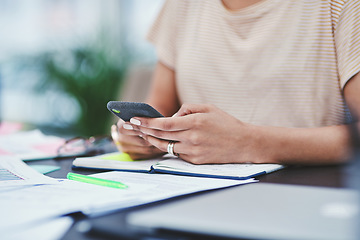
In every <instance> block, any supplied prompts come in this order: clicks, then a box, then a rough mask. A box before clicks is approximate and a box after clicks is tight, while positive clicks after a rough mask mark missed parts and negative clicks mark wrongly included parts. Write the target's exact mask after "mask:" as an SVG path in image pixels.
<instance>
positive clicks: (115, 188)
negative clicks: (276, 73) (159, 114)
mask: <svg viewBox="0 0 360 240" xmlns="http://www.w3.org/2000/svg"><path fill="white" fill-rule="evenodd" d="M66 142H67V141H66V140H65V139H63V138H59V137H56V136H48V135H44V134H43V133H42V132H41V131H39V130H32V131H24V132H21V131H16V132H10V133H9V132H5V133H4V132H1V131H0V206H1V212H2V214H1V216H0V232H1V239H4V240H10V239H25V238H31V239H44V240H50V239H61V238H62V236H63V235H64V234H65V232H66V231H67V230H68V229H69V228H70V227H71V226H72V224H73V223H74V219H73V218H71V217H69V216H71V215H72V214H77V213H81V214H82V215H84V216H86V217H87V219H88V220H89V222H90V223H91V224H93V223H94V225H93V226H94V229H97V230H98V231H100V232H101V231H102V232H106V231H113V230H114V228H117V224H118V223H116V222H115V223H113V225H106V226H105V227H104V225H102V224H100V225H97V224H96V221H95V222H93V221H92V220H94V219H99V218H100V219H101V218H102V217H106V216H107V215H108V214H111V213H114V212H116V211H118V210H123V209H129V208H132V207H135V206H147V204H149V203H154V202H161V201H162V200H166V199H172V198H176V197H178V196H183V195H189V196H190V195H192V194H193V193H198V192H205V191H209V190H215V189H223V188H228V187H231V186H239V185H246V186H241V188H229V189H224V190H221V191H211V192H209V193H205V194H204V195H203V194H201V195H200V196H191V197H187V198H185V199H184V200H180V201H174V202H173V203H170V204H168V203H166V202H165V204H160V206H159V207H156V208H150V209H149V210H145V211H140V212H134V213H130V214H129V215H128V216H127V218H126V221H127V224H128V225H129V226H130V227H131V228H132V229H133V230H136V231H138V232H139V233H140V234H145V235H146V234H148V233H149V232H150V233H151V234H153V233H156V232H157V231H159V229H166V230H167V231H170V232H171V231H174V232H176V233H179V232H184V233H186V232H187V233H191V234H195V235H196V234H197V235H198V236H200V235H201V234H203V235H204V234H205V235H206V234H211V235H213V236H217V237H230V238H236V237H237V236H240V235H242V236H246V237H248V238H252V237H253V236H256V238H259V239H262V238H265V239H266V238H269V237H270V238H274V239H281V238H283V239H297V238H299V236H301V237H300V238H301V239H324V236H326V239H337V238H341V239H357V238H356V237H355V233H354V231H355V230H354V228H355V229H356V226H357V225H356V224H358V222H356V219H357V218H358V215H359V212H360V210H359V205H358V204H354V202H359V196H358V194H357V193H354V192H353V191H350V190H346V191H343V190H341V189H336V190H334V189H324V188H313V187H308V188H304V187H294V186H291V185H288V186H284V185H283V184H278V185H266V184H265V185H264V184H263V183H259V184H250V183H256V182H258V180H255V179H254V178H253V177H255V176H259V175H264V174H267V173H270V172H274V171H278V170H280V169H283V168H284V166H282V165H279V164H211V165H193V164H190V163H187V162H184V161H183V160H181V159H179V158H173V157H170V156H168V155H165V156H164V157H162V158H157V159H150V160H136V161H134V160H132V159H131V158H130V157H129V156H128V155H127V154H124V153H119V152H112V153H107V154H100V155H96V156H90V157H84V156H79V155H78V154H79V152H78V153H77V154H73V156H77V158H76V159H75V160H73V159H74V157H72V158H69V159H68V160H69V161H72V165H73V167H74V169H75V170H84V169H92V170H94V169H95V170H96V169H98V170H101V171H104V170H109V171H107V172H102V173H95V174H87V175H82V174H76V173H72V172H69V173H68V175H67V178H52V177H48V176H45V175H43V174H46V173H49V172H52V171H55V170H57V169H58V168H59V167H57V166H46V165H41V164H39V165H34V164H30V165H28V164H26V162H29V161H35V160H41V159H51V158H58V157H59V151H58V149H59V147H61V146H64V144H65V143H66ZM63 156H64V155H63ZM69 156H71V155H69ZM113 170H115V171H113ZM149 173H151V174H149ZM252 185H254V186H252ZM227 193H228V194H227ZM289 196H290V197H289ZM321 196H322V197H321ZM323 196H325V197H323ZM321 199H322V200H321ZM349 199H350V200H351V201H348V200H349ZM354 199H355V200H354ZM320 200H321V201H320ZM328 200H330V202H329V201H328ZM335 200H336V201H335ZM264 201H265V202H266V203H267V204H263V203H264ZM334 201H335V202H334ZM294 202H295V203H296V206H297V209H295V208H292V204H294ZM313 202H314V203H316V204H317V206H315V205H314V204H312V203H313ZM209 203H211V204H209ZM305 203H306V206H307V207H306V208H307V209H313V210H312V211H311V213H312V214H314V216H316V217H320V218H321V219H322V220H319V221H315V223H312V224H310V225H309V224H307V225H306V224H305V225H301V224H304V221H303V220H302V219H299V216H302V218H303V219H308V217H309V216H308V215H306V212H309V211H303V207H305ZM239 204H240V205H239ZM314 207H319V209H320V212H319V213H320V215H319V214H317V212H316V211H317V210H316V209H315V208H314ZM229 208H230V210H229ZM295 210H296V211H295ZM257 211H260V212H261V214H262V217H260V219H259V215H258V214H259V213H257ZM227 214H230V215H227ZM289 214H293V215H292V216H290V215H289ZM240 215H241V216H240ZM189 216H190V219H189ZM204 216H205V218H204ZM217 216H221V219H222V220H221V224H219V221H218V220H217V219H216V218H217ZM229 216H230V217H231V218H229ZM239 216H240V217H239ZM289 216H290V221H289V219H288V217H289ZM278 217H280V218H281V221H283V222H284V224H285V223H286V224H288V225H289V226H290V225H291V223H296V224H295V225H294V224H293V225H291V226H293V227H295V228H296V229H297V230H300V232H298V234H301V235H297V236H294V235H292V234H291V233H292V232H293V231H292V230H291V228H290V227H289V228H287V230H288V231H282V230H281V229H282V226H279V225H277V223H278V222H281V221H272V219H275V218H277V219H279V218H278ZM284 217H285V218H284ZM320 218H319V219H320ZM332 218H333V219H332ZM239 219H240V220H241V222H242V224H241V226H242V227H241V228H239V225H238V224H239V223H240V221H239ZM295 220H296V221H295ZM253 222H257V224H259V223H262V224H264V226H267V227H264V228H262V229H263V231H258V229H259V227H256V228H253V227H254V225H253ZM306 222H307V223H310V221H308V220H306ZM228 223H229V224H228ZM230 223H231V224H230ZM269 223H271V224H269ZM319 223H324V224H322V225H321V227H322V229H325V231H320V230H321V229H320V228H316V227H315V228H314V226H318V225H319ZM330 225H331V226H332V227H331V231H329V228H328V226H330ZM209 226H211V229H209ZM298 226H301V227H300V228H297V227H298ZM110 228H113V229H110ZM307 229H311V231H314V232H313V233H312V232H309V231H308V230H307ZM319 229H320V230H319ZM265 230H266V231H265ZM290 230H291V231H290ZM50 233H51V234H50ZM121 234H122V233H120V232H119V236H121ZM244 234H245V235H244ZM246 234H247V235H246ZM149 236H150V235H149ZM149 236H148V237H149ZM185 239H186V238H185Z"/></svg>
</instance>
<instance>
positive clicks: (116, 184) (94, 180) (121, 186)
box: [67, 172, 128, 189]
mask: <svg viewBox="0 0 360 240" xmlns="http://www.w3.org/2000/svg"><path fill="white" fill-rule="evenodd" d="M67 179H69V180H74V181H78V182H84V183H90V184H95V185H100V186H105V187H112V188H119V189H126V188H128V186H127V185H125V184H123V183H121V182H117V181H112V180H106V179H102V178H96V177H90V176H86V175H81V174H77V173H72V172H69V173H68V174H67Z"/></svg>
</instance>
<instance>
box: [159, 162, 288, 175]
mask: <svg viewBox="0 0 360 240" xmlns="http://www.w3.org/2000/svg"><path fill="white" fill-rule="evenodd" d="M153 167H154V169H155V170H156V169H162V170H166V171H176V172H184V173H194V174H204V175H215V176H229V177H239V178H241V177H248V176H253V175H256V174H259V173H269V172H272V171H276V170H279V169H281V168H283V167H284V166H283V165H280V164H239V163H229V164H201V165H195V164H191V163H189V162H185V161H183V160H181V159H168V160H163V161H160V162H158V163H157V164H155V165H154V166H153Z"/></svg>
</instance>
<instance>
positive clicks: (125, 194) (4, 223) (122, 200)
mask: <svg viewBox="0 0 360 240" xmlns="http://www.w3.org/2000/svg"><path fill="white" fill-rule="evenodd" d="M92 176H96V177H100V178H104V179H110V180H115V181H120V182H122V183H124V184H126V185H128V186H129V187H128V188H127V189H115V188H109V187H102V186H97V185H93V184H88V183H82V182H76V181H70V180H64V181H62V182H61V183H59V184H57V185H41V186H35V187H28V188H24V189H21V191H15V190H14V191H10V192H5V191H1V192H0V206H1V207H2V211H1V215H0V232H2V231H5V230H8V231H9V230H12V229H18V228H19V227H21V226H24V225H26V224H28V223H31V222H34V221H39V220H42V219H47V218H50V217H55V216H60V215H63V214H67V213H72V212H77V211H82V212H83V213H85V214H88V215H91V214H103V213H104V212H108V211H112V210H115V209H120V208H126V207H131V206H137V205H141V204H145V203H149V202H154V201H158V200H162V199H167V198H171V197H175V196H179V195H183V194H189V193H194V192H198V191H204V190H210V189H216V188H223V187H228V186H234V185H240V184H245V183H251V182H254V180H252V179H251V180H247V181H238V180H223V179H209V178H197V177H183V176H175V175H167V174H143V173H130V172H118V171H115V172H107V173H99V174H94V175H92Z"/></svg>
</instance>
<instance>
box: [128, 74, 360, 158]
mask: <svg viewBox="0 0 360 240" xmlns="http://www.w3.org/2000/svg"><path fill="white" fill-rule="evenodd" d="M359 92H360V74H357V75H356V76H354V77H353V78H352V79H351V80H349V82H348V83H347V85H346V86H345V89H344V96H345V99H346V101H347V103H348V105H349V107H350V109H351V111H352V114H353V116H354V117H355V118H357V119H358V118H359V116H360V94H358V93H359ZM176 116H177V117H173V118H162V119H144V118H136V119H137V120H138V122H136V121H131V122H133V123H135V122H136V123H137V124H136V125H138V124H140V125H139V130H140V131H141V132H142V133H143V134H144V138H145V139H146V140H147V141H149V142H150V143H151V144H153V145H154V146H156V147H157V148H159V149H160V150H162V151H166V149H167V144H168V142H169V140H168V139H171V140H174V141H177V142H176V143H175V146H174V151H175V152H176V153H179V154H180V157H182V158H183V159H184V160H187V161H189V162H192V163H196V164H203V163H230V162H253V163H281V164H336V163H342V162H345V161H346V160H348V159H349V157H350V153H351V151H350V150H351V148H350V147H351V141H350V136H351V134H350V127H349V126H347V125H338V126H328V127H319V128H306V129H305V128H285V127H268V126H255V125H251V124H247V123H243V122H241V121H240V120H238V119H235V118H234V117H232V116H230V115H228V114H226V113H225V112H223V111H221V110H220V109H218V108H216V107H214V106H211V105H183V106H182V107H181V109H180V110H179V111H178V113H177V114H176ZM357 124H358V125H359V123H358V122H357Z"/></svg>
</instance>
